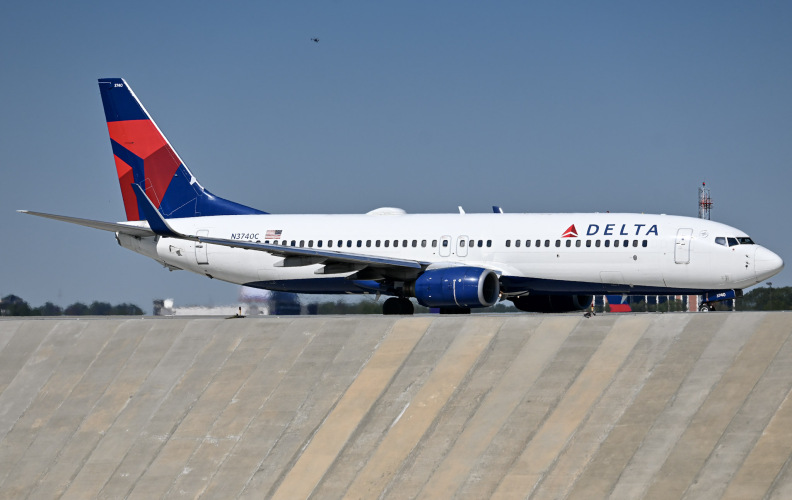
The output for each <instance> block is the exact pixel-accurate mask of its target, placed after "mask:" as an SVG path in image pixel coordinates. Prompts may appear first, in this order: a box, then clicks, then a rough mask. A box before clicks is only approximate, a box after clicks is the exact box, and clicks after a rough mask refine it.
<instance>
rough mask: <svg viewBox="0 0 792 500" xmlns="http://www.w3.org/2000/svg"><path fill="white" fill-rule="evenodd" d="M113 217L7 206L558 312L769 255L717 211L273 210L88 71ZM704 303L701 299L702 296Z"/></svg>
mask: <svg viewBox="0 0 792 500" xmlns="http://www.w3.org/2000/svg"><path fill="white" fill-rule="evenodd" d="M99 90H100V94H101V97H102V104H103V107H104V112H105V118H106V120H107V127H108V132H109V135H110V143H111V146H112V151H113V157H114V160H115V166H116V170H117V174H118V180H119V184H120V187H121V197H122V200H123V204H124V209H125V212H126V218H127V220H126V221H122V222H116V223H113V222H104V221H99V220H93V219H81V218H76V217H68V216H62V215H54V214H47V213H41V212H32V211H26V210H20V212H23V213H27V214H31V215H37V216H40V217H46V218H50V219H55V220H59V221H63V222H69V223H73V224H78V225H82V226H87V227H91V228H95V229H100V230H104V231H110V232H113V233H115V237H116V240H117V242H118V244H119V245H121V246H122V247H124V248H127V249H129V250H132V251H134V252H137V253H140V254H142V255H144V256H146V257H149V258H151V259H153V260H156V261H157V262H159V263H161V264H162V265H164V266H165V267H166V268H168V269H170V270H187V271H191V272H193V273H197V274H200V275H204V276H207V277H209V278H214V279H219V280H223V281H227V282H230V283H236V284H240V285H245V286H249V287H254V288H261V289H268V290H277V291H285V292H295V293H305V294H317V293H318V294H372V295H376V296H377V299H379V297H380V296H388V297H389V298H388V299H387V300H385V301H384V303H383V314H402V315H409V314H413V313H414V305H413V302H412V301H411V300H410V299H411V298H415V299H416V301H417V302H418V303H419V304H421V305H423V306H426V307H430V308H437V309H439V312H440V313H446V314H465V313H469V312H470V310H471V308H482V307H489V306H492V305H494V304H496V303H497V302H498V301H505V300H509V301H511V302H512V303H513V304H514V305H515V306H516V307H517V309H519V310H521V311H527V312H572V311H583V310H586V309H587V308H589V307H590V304H591V302H592V297H593V295H594V294H621V295H702V294H708V295H706V296H710V295H711V296H718V295H723V292H727V291H728V292H730V293H731V295H730V296H734V295H739V294H740V293H741V290H742V289H743V288H746V287H750V286H753V285H756V284H757V283H760V282H761V281H763V280H766V279H768V278H770V277H771V276H774V275H775V274H777V273H779V272H780V271H781V270H782V269H783V267H784V262H783V260H782V259H781V258H780V257H779V256H778V255H776V254H775V253H773V252H772V251H770V250H769V249H767V248H765V247H763V246H760V245H758V244H756V243H754V241H753V240H752V239H751V238H750V237H749V236H748V235H747V234H746V233H744V232H743V231H741V230H739V229H737V228H734V227H730V226H728V225H725V224H721V223H718V222H714V221H710V220H705V219H698V218H691V217H681V216H672V215H652V214H630V213H556V214H553V213H503V210H501V209H500V207H497V206H496V207H493V213H479V214H470V213H465V212H464V210H462V209H461V207H460V210H459V213H458V214H456V213H451V214H408V213H406V212H405V211H404V210H401V209H398V208H392V207H383V208H378V209H376V210H372V211H370V212H368V213H366V214H359V215H358V214H349V215H346V214H344V215H324V214H322V215H277V214H270V213H266V212H263V211H261V210H258V209H255V208H252V207H248V206H246V205H242V204H239V203H236V202H233V201H230V200H227V199H224V198H221V197H219V196H216V195H214V194H212V193H211V192H210V191H209V190H208V189H206V188H204V187H203V186H202V185H201V184H200V182H198V180H197V179H196V177H195V176H194V175H193V174H192V172H191V171H190V170H189V168H187V165H186V164H185V163H184V162H183V161H182V160H181V158H180V157H179V155H178V154H177V153H176V151H175V149H174V148H173V147H172V146H171V144H170V142H168V139H167V138H166V137H165V135H164V134H163V133H162V132H161V130H160V129H159V127H158V126H157V125H156V124H155V123H154V121H153V120H152V118H151V115H150V114H149V113H148V111H146V109H145V108H144V107H143V105H142V104H141V102H140V100H139V99H138V98H137V96H136V95H135V93H134V92H133V91H132V89H131V88H130V86H129V85H128V84H127V82H126V81H125V80H124V79H122V78H102V79H100V80H99ZM704 306H705V309H707V308H710V306H712V303H705V304H704Z"/></svg>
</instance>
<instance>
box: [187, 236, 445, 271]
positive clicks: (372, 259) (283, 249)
mask: <svg viewBox="0 0 792 500" xmlns="http://www.w3.org/2000/svg"><path fill="white" fill-rule="evenodd" d="M179 237H183V238H186V239H194V240H196V241H200V242H202V243H210V244H212V245H222V246H226V247H231V248H245V249H247V250H259V251H264V252H267V253H271V254H273V255H278V256H282V257H284V258H285V259H286V261H285V262H284V265H283V267H292V266H294V267H296V266H300V265H303V266H307V265H310V264H327V263H344V264H365V265H367V266H371V267H403V268H408V269H422V268H425V267H426V266H428V265H429V264H430V263H429V262H418V261H415V260H407V259H393V258H388V257H377V256H373V255H361V254H355V253H346V252H336V251H333V250H318V249H316V248H303V247H289V246H281V245H268V244H266V243H254V242H252V241H238V240H226V239H221V238H205V237H202V236H192V237H191V236H187V235H181V236H179Z"/></svg>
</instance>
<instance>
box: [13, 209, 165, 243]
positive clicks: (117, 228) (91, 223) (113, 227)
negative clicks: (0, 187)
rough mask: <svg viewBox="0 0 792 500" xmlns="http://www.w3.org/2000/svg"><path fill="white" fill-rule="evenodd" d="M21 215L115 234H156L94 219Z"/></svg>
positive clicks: (29, 212)
mask: <svg viewBox="0 0 792 500" xmlns="http://www.w3.org/2000/svg"><path fill="white" fill-rule="evenodd" d="M17 212H19V213H21V214H30V215H35V216H37V217H45V218H47V219H54V220H59V221H62V222H69V223H71V224H77V225H80V226H85V227H92V228H94V229H101V230H102V231H111V232H113V233H124V234H129V235H131V236H142V237H145V236H154V235H155V234H156V233H154V231H152V230H151V229H149V228H146V227H140V226H132V225H127V224H119V223H117V222H104V221H100V220H92V219H80V218H79V217H67V216H65V215H55V214H45V213H43V212H31V211H30V210H17Z"/></svg>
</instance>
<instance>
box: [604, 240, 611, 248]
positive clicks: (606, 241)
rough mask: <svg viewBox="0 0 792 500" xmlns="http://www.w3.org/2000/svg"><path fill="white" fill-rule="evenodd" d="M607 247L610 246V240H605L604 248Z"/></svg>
mask: <svg viewBox="0 0 792 500" xmlns="http://www.w3.org/2000/svg"><path fill="white" fill-rule="evenodd" d="M609 246H610V240H605V248H608V247H609Z"/></svg>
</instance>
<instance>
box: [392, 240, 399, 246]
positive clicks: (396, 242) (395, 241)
mask: <svg viewBox="0 0 792 500" xmlns="http://www.w3.org/2000/svg"><path fill="white" fill-rule="evenodd" d="M398 246H399V240H393V248H396V247H398Z"/></svg>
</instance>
